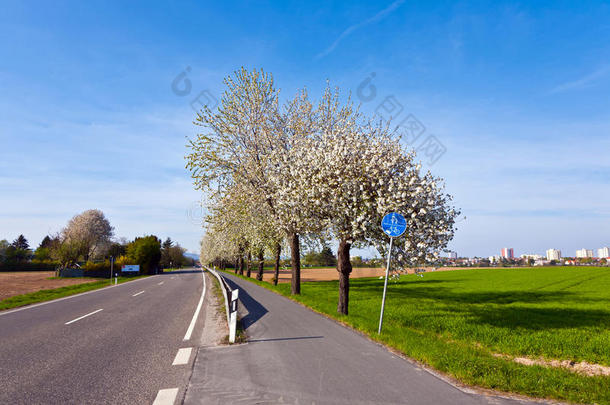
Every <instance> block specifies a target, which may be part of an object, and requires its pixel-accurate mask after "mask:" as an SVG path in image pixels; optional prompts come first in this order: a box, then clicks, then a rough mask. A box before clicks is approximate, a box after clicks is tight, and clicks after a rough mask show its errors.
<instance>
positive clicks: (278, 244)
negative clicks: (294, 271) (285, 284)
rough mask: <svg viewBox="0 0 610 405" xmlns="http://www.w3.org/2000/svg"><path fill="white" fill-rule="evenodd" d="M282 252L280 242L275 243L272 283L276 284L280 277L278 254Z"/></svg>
mask: <svg viewBox="0 0 610 405" xmlns="http://www.w3.org/2000/svg"><path fill="white" fill-rule="evenodd" d="M281 254H282V245H281V244H280V243H276V245H275V268H274V273H275V278H274V280H273V285H277V283H278V281H279V279H280V256H281Z"/></svg>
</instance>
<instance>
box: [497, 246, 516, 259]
mask: <svg viewBox="0 0 610 405" xmlns="http://www.w3.org/2000/svg"><path fill="white" fill-rule="evenodd" d="M500 256H502V257H503V258H505V259H514V258H515V252H514V250H513V248H502V251H501V252H500Z"/></svg>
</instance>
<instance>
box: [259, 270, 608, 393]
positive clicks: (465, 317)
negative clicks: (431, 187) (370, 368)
mask: <svg viewBox="0 0 610 405" xmlns="http://www.w3.org/2000/svg"><path fill="white" fill-rule="evenodd" d="M259 284H261V283H259ZM262 284H264V285H265V286H266V287H267V288H272V289H274V290H276V291H278V292H280V293H282V294H284V295H287V296H288V295H289V294H290V286H289V284H284V285H279V286H278V287H273V286H271V285H269V284H268V283H262ZM350 285H351V289H350V304H349V310H350V314H349V316H340V315H338V314H337V312H336V306H337V298H338V282H336V281H330V282H310V283H303V285H302V295H301V296H298V297H296V298H295V299H296V300H297V301H299V302H302V303H304V304H306V305H308V306H310V307H311V308H313V309H315V310H317V311H319V312H322V313H325V314H328V315H330V316H332V317H334V318H337V319H339V320H340V321H342V322H345V323H347V324H349V325H351V326H353V327H355V328H357V329H359V330H361V331H363V332H365V333H366V334H368V335H369V336H371V337H372V338H373V339H375V340H379V341H381V342H383V343H385V344H388V345H389V346H392V347H394V348H396V349H398V350H400V351H401V352H403V353H404V354H406V355H407V356H409V357H411V358H413V359H416V360H418V361H421V362H423V363H426V364H428V365H431V366H432V367H434V368H436V369H437V370H440V371H442V372H445V373H447V374H449V375H451V376H453V377H455V378H457V379H459V380H461V381H463V382H466V383H468V384H472V385H478V386H482V387H487V388H493V389H498V390H503V391H509V392H517V393H521V394H526V395H530V396H534V397H541V398H556V399H563V400H569V401H574V402H583V403H606V404H609V403H610V377H602V376H595V377H589V376H584V375H580V374H577V373H574V372H571V371H569V370H566V369H563V368H552V367H541V366H535V365H534V366H526V365H522V364H517V363H515V362H513V361H510V360H507V359H505V358H499V357H496V356H493V355H492V354H494V353H495V354H506V355H511V356H525V357H531V358H534V359H537V358H545V359H558V360H573V361H577V362H579V361H582V360H584V361H587V362H590V363H597V364H602V365H605V366H610V268H595V267H586V268H584V267H546V268H515V269H472V270H457V271H447V272H436V273H434V272H433V273H426V274H424V276H423V278H420V277H417V276H415V275H407V276H402V278H401V280H400V281H399V282H397V283H393V282H390V283H389V286H388V296H387V302H386V313H385V317H384V329H383V332H382V334H381V335H380V336H379V335H377V326H378V322H379V311H380V307H381V294H382V290H383V280H379V279H370V278H368V279H353V280H351V283H350Z"/></svg>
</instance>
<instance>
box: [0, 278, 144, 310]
mask: <svg viewBox="0 0 610 405" xmlns="http://www.w3.org/2000/svg"><path fill="white" fill-rule="evenodd" d="M142 277H148V276H135V277H119V278H118V282H119V283H124V282H127V281H131V280H136V279H138V278H142ZM50 278H51V279H53V278H55V277H50ZM112 282H113V283H114V279H113V280H112ZM109 284H110V282H109V280H108V279H102V280H100V281H93V282H91V283H83V284H75V285H69V286H66V287H59V288H53V289H49V290H40V291H36V292H33V293H29V294H21V295H15V296H13V297H9V298H6V299H4V300H2V301H0V310H4V309H10V308H16V307H22V306H24V305H30V304H35V303H38V302H43V301H50V300H54V299H56V298H62V297H67V296H68V295H74V294H80V293H82V292H86V291H91V290H97V289H98V288H103V287H107V286H108V285H109Z"/></svg>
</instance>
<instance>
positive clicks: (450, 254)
mask: <svg viewBox="0 0 610 405" xmlns="http://www.w3.org/2000/svg"><path fill="white" fill-rule="evenodd" d="M449 258H450V259H457V258H458V255H457V252H449Z"/></svg>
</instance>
